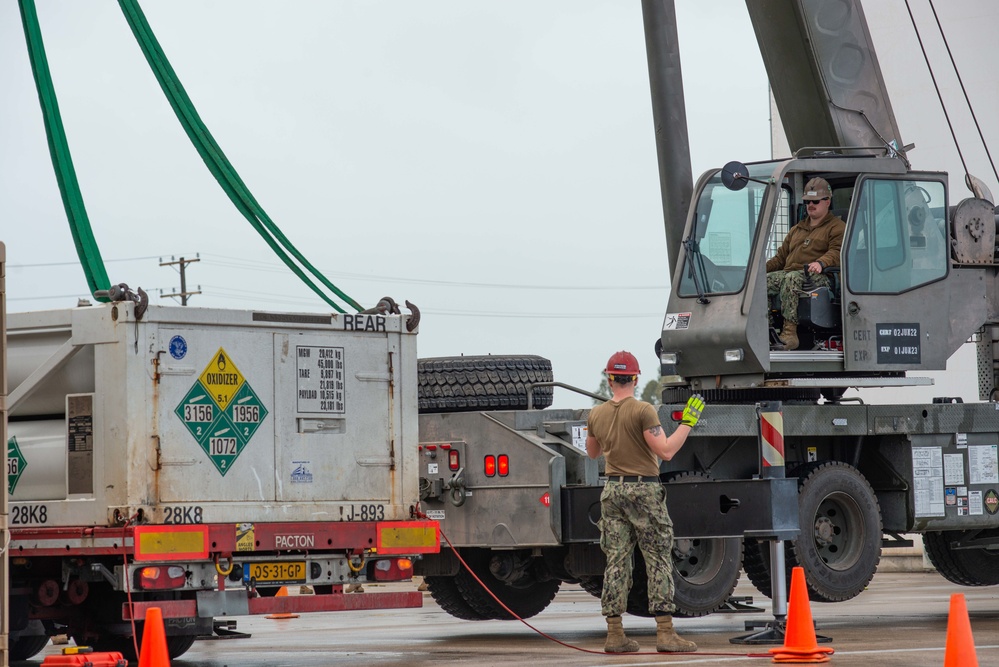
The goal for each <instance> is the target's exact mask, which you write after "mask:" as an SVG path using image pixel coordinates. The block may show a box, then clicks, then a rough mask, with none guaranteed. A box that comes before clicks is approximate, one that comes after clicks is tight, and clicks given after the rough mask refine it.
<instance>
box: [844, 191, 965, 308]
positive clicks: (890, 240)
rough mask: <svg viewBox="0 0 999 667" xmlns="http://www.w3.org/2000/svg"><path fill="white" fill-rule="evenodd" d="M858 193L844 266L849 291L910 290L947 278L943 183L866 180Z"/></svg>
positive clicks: (890, 292)
mask: <svg viewBox="0 0 999 667" xmlns="http://www.w3.org/2000/svg"><path fill="white" fill-rule="evenodd" d="M858 190H859V194H858V195H857V198H856V203H855V207H854V209H853V221H852V224H851V225H850V229H849V231H848V235H849V238H848V240H847V248H846V261H845V263H844V269H845V272H846V280H847V286H848V288H849V290H850V292H852V293H854V294H863V293H880V294H892V293H899V292H905V291H907V290H910V289H914V288H916V287H919V286H920V285H925V284H927V283H931V282H934V281H936V280H939V279H941V278H943V277H944V276H945V275H947V266H948V261H947V256H948V255H947V225H946V212H947V191H946V188H945V187H944V184H943V182H941V181H937V180H903V179H881V178H866V179H863V180H862V181H861V182H860V183H859V184H858Z"/></svg>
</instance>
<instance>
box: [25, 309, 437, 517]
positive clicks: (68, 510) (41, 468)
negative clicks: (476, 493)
mask: <svg viewBox="0 0 999 667" xmlns="http://www.w3.org/2000/svg"><path fill="white" fill-rule="evenodd" d="M135 312H136V310H135V304H133V303H131V302H122V303H118V304H114V305H111V304H105V305H97V306H90V307H81V308H75V309H66V310H54V311H44V312H32V313H14V314H11V315H9V316H8V344H9V348H8V359H9V369H8V372H9V391H10V398H9V401H8V406H9V409H10V425H9V433H8V436H9V440H8V454H7V465H8V487H9V489H10V491H11V495H10V502H11V504H12V505H13V506H15V509H13V510H12V524H13V525H12V527H13V528H18V527H22V526H25V525H38V526H112V525H120V524H122V523H123V522H124V521H126V520H128V519H130V518H133V519H134V518H135V517H136V515H137V514H140V513H141V519H142V521H143V522H147V523H154V524H157V523H234V524H235V523H244V522H268V521H283V522H287V521H351V520H353V521H359V520H360V521H372V520H375V521H381V520H405V519H409V518H410V507H411V506H414V505H416V503H417V501H418V499H419V491H418V484H417V480H418V475H417V474H415V472H413V473H411V472H410V471H412V470H414V469H415V468H414V466H415V465H416V463H417V461H416V459H417V456H418V452H417V444H418V435H417V423H418V419H417V397H416V386H417V364H416V334H415V333H411V332H409V331H407V328H406V324H407V316H406V315H379V314H372V315H368V314H364V315H336V314H333V315H321V314H295V313H270V312H259V311H236V310H214V309H201V308H181V307H156V306H151V307H149V308H148V310H147V311H146V312H145V313H144V314H143V316H142V318H141V319H139V320H137V319H136V317H135Z"/></svg>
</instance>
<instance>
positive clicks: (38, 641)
mask: <svg viewBox="0 0 999 667" xmlns="http://www.w3.org/2000/svg"><path fill="white" fill-rule="evenodd" d="M48 644H49V638H48V636H47V635H28V636H27V637H18V638H17V639H14V640H11V642H10V654H9V657H10V659H11V660H30V659H31V658H33V657H35V656H36V655H38V654H39V653H40V652H41V651H42V649H44V648H45V647H46V646H48Z"/></svg>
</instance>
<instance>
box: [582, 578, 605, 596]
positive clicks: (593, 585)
mask: <svg viewBox="0 0 999 667" xmlns="http://www.w3.org/2000/svg"><path fill="white" fill-rule="evenodd" d="M579 587H580V588H582V589H583V590H584V591H586V592H587V593H589V594H590V595H592V596H593V597H595V598H597V599H598V600H599V599H600V596H601V595H603V592H604V578H603V577H601V576H592V577H591V576H586V577H580V578H579Z"/></svg>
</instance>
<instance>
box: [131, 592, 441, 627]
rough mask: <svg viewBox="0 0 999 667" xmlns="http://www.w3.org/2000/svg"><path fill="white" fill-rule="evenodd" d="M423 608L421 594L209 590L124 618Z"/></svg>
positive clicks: (136, 607)
mask: <svg viewBox="0 0 999 667" xmlns="http://www.w3.org/2000/svg"><path fill="white" fill-rule="evenodd" d="M422 606H423V594H422V593H420V592H419V591H415V590H413V591H394V592H385V593H367V592H365V593H350V594H344V593H328V594H323V595H288V596H280V597H277V596H276V597H256V598H249V597H248V596H247V594H246V592H245V591H206V592H204V593H202V594H199V595H198V599H197V600H162V601H159V602H133V603H131V605H129V604H128V603H126V604H123V605H122V610H121V613H122V618H123V619H124V620H131V619H132V618H134V619H135V620H137V621H141V620H144V619H145V618H146V613H147V612H148V611H149V609H151V608H152V607H159V608H160V610H161V611H162V612H163V618H218V617H221V616H250V615H257V614H287V613H303V614H304V613H308V612H315V611H356V610H360V609H402V608H413V607H422Z"/></svg>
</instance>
